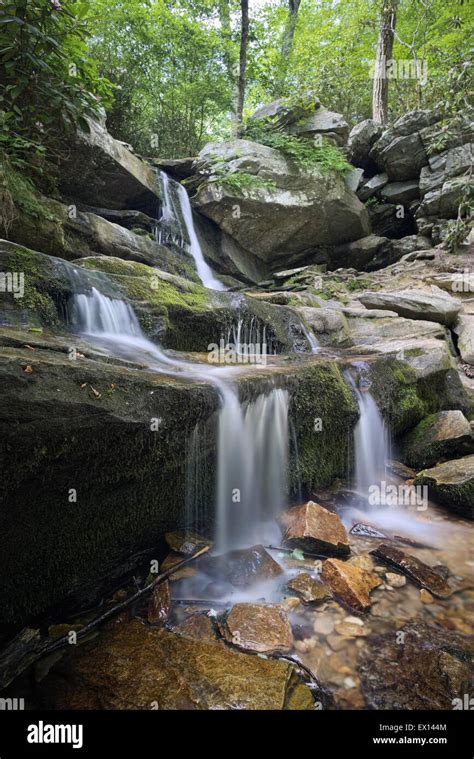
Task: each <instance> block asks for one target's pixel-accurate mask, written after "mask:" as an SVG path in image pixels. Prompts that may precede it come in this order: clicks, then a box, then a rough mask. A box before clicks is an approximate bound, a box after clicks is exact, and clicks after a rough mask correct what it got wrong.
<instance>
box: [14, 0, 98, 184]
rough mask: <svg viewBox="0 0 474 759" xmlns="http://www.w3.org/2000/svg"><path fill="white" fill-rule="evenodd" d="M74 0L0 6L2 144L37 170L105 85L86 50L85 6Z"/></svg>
mask: <svg viewBox="0 0 474 759" xmlns="http://www.w3.org/2000/svg"><path fill="white" fill-rule="evenodd" d="M76 5H77V4H76V3H75V2H74V0H62V1H61V2H59V0H49V1H48V0H28V1H27V0H23V1H22V2H19V3H15V4H4V5H2V7H1V8H0V31H1V39H2V46H1V49H0V78H1V79H2V83H3V88H2V92H1V95H0V147H1V148H3V150H4V151H5V152H6V153H7V154H8V155H9V156H10V160H11V162H12V163H13V164H14V165H15V166H17V167H20V168H24V167H28V166H31V158H32V157H33V159H34V160H33V165H32V168H36V169H37V170H40V165H41V160H40V159H41V158H42V157H43V156H44V155H45V154H46V152H47V150H48V149H52V145H53V144H56V143H57V141H58V135H59V134H61V133H62V132H64V131H67V129H68V128H71V127H74V126H76V125H77V124H80V125H82V126H85V125H86V121H85V119H84V117H85V116H86V115H94V114H96V113H97V111H98V105H99V104H98V101H97V99H96V98H95V97H94V95H92V94H91V90H95V91H96V92H98V93H100V92H104V91H107V88H106V86H104V84H103V82H102V81H101V80H99V78H98V76H97V72H96V68H95V65H94V63H93V62H91V61H90V59H89V58H88V56H87V47H86V43H85V36H86V28H87V27H86V21H85V19H84V12H83V11H81V10H79V11H78V10H77V8H76Z"/></svg>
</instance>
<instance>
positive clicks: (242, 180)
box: [208, 167, 276, 192]
mask: <svg viewBox="0 0 474 759" xmlns="http://www.w3.org/2000/svg"><path fill="white" fill-rule="evenodd" d="M208 182H218V183H219V184H221V185H223V186H224V187H226V188H227V189H229V190H235V191H237V192H242V191H245V190H247V191H251V190H257V189H259V188H264V189H266V190H274V189H275V188H276V184H275V182H273V181H272V180H271V179H263V177H259V176H258V175H256V174H250V173H249V172H248V171H241V170H240V169H236V170H234V171H226V170H225V169H224V168H222V169H221V168H219V167H213V169H212V174H211V176H210V177H209V180H208Z"/></svg>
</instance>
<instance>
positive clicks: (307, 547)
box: [281, 501, 350, 556]
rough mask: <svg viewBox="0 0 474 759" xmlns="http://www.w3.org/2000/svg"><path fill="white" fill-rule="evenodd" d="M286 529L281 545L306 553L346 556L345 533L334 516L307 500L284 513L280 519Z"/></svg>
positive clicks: (346, 542) (347, 550)
mask: <svg viewBox="0 0 474 759" xmlns="http://www.w3.org/2000/svg"><path fill="white" fill-rule="evenodd" d="M281 521H282V524H283V525H284V526H285V528H286V530H285V533H284V535H283V541H282V542H283V545H285V546H287V547H288V548H299V549H301V550H302V551H307V552H308V553H316V554H324V555H328V554H329V555H332V556H344V555H347V554H349V553H350V546H349V538H348V537H347V532H346V529H345V527H344V525H343V524H342V522H341V520H340V519H339V517H338V516H337V514H333V513H332V512H331V511H328V510H327V509H325V508H323V506H320V505H319V503H315V502H314V501H308V503H305V504H302V505H301V506H295V507H293V508H292V509H289V510H288V511H286V512H285V513H284V514H283V515H282V518H281Z"/></svg>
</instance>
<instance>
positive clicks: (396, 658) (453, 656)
mask: <svg viewBox="0 0 474 759" xmlns="http://www.w3.org/2000/svg"><path fill="white" fill-rule="evenodd" d="M399 632H400V633H402V634H403V638H402V640H403V642H402V643H400V642H399V640H400V638H398V639H397V636H396V635H395V634H394V632H393V631H390V632H389V633H387V634H386V635H372V636H370V637H369V638H368V641H367V642H368V648H364V649H363V650H362V651H361V653H360V655H359V666H358V671H359V674H360V676H361V679H362V689H363V693H364V696H365V700H366V704H367V707H368V708H370V709H403V710H405V709H409V710H417V709H442V710H451V709H454V708H463V707H462V704H463V699H464V696H465V694H466V693H469V692H470V685H469V683H470V677H471V675H470V665H469V659H470V657H471V656H472V653H473V651H474V647H473V644H472V640H470V639H469V637H468V636H464V635H459V634H456V633H452V632H450V631H448V630H445V629H442V628H440V627H436V626H433V625H431V624H430V625H427V624H426V623H425V622H422V621H421V620H417V619H415V620H411V621H410V622H408V623H407V624H406V625H404V627H402V629H401V630H400V631H399ZM457 704H459V705H458V706H456V705H457Z"/></svg>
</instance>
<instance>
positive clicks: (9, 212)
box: [0, 150, 53, 236]
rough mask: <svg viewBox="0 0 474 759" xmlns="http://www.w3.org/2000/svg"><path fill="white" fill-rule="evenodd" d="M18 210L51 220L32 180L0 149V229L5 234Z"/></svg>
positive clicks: (34, 216)
mask: <svg viewBox="0 0 474 759" xmlns="http://www.w3.org/2000/svg"><path fill="white" fill-rule="evenodd" d="M18 210H22V211H23V212H24V213H26V214H27V215H28V216H30V217H32V218H33V219H47V220H49V221H52V220H53V216H52V214H51V213H50V212H49V211H48V210H47V209H46V208H45V206H44V204H42V203H41V200H40V198H39V197H38V193H37V191H36V188H35V186H34V184H33V182H32V181H31V180H30V179H29V178H27V177H26V176H24V174H22V173H20V171H19V170H18V169H17V168H15V167H14V166H12V163H11V161H10V159H9V157H8V156H7V154H6V153H5V152H3V151H1V150H0V230H2V231H3V232H4V233H5V234H6V235H7V236H8V232H9V229H10V227H11V225H12V223H13V221H14V220H15V218H16V217H17V215H18V213H17V212H18Z"/></svg>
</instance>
